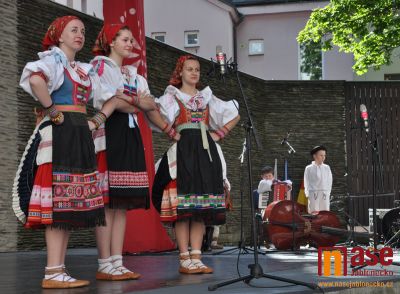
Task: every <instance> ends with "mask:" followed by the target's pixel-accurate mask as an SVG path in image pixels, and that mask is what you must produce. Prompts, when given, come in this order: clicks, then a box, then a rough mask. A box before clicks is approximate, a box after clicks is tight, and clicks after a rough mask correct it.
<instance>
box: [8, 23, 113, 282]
mask: <svg viewBox="0 0 400 294" xmlns="http://www.w3.org/2000/svg"><path fill="white" fill-rule="evenodd" d="M84 42H85V27H84V25H83V23H82V21H81V20H80V19H79V18H77V17H75V16H64V17H60V18H57V19H56V20H55V21H54V22H53V23H52V24H51V25H50V27H49V29H48V30H47V33H46V35H45V37H44V39H43V41H42V45H43V48H44V50H46V51H44V52H40V53H39V58H40V60H38V61H35V62H29V63H28V64H27V65H26V66H25V68H24V70H23V73H22V77H21V81H20V85H21V87H22V88H23V89H24V90H25V91H27V92H28V93H29V94H31V95H32V96H33V98H35V99H36V100H38V101H39V102H40V104H41V105H42V106H43V107H44V108H45V110H46V113H47V115H46V117H45V118H44V119H43V120H42V121H41V123H40V124H39V125H38V126H37V127H36V129H35V130H34V133H33V135H32V137H31V139H30V140H29V143H28V146H27V147H26V149H25V153H24V154H23V158H22V160H21V163H20V165H19V168H18V171H17V176H16V178H15V181H14V189H13V208H14V211H15V212H16V215H17V217H18V218H19V219H20V220H21V221H22V222H24V223H25V227H28V228H38V227H43V226H45V227H46V231H45V236H46V245H47V266H46V268H45V277H44V279H43V281H42V287H43V288H75V287H82V286H86V285H88V284H89V281H84V280H76V279H74V278H72V277H71V276H70V275H69V274H68V273H67V271H66V270H65V265H64V262H65V254H66V250H67V245H68V239H69V235H70V230H72V229H76V228H87V227H95V226H98V225H104V224H105V215H104V204H103V198H102V195H101V191H100V187H99V180H98V174H97V171H96V168H97V166H96V155H95V150H94V144H93V140H92V134H91V132H90V130H89V126H88V122H87V119H86V103H87V101H88V100H89V98H90V97H91V96H92V95H93V93H94V91H95V90H96V89H95V85H96V84H97V83H98V82H97V83H96V76H90V75H89V72H91V70H92V66H91V65H90V64H85V63H79V62H75V54H76V53H77V52H78V51H79V50H81V49H82V47H83V44H84ZM92 72H93V71H92ZM32 186H33V188H32ZM30 191H32V192H31V193H30Z"/></svg>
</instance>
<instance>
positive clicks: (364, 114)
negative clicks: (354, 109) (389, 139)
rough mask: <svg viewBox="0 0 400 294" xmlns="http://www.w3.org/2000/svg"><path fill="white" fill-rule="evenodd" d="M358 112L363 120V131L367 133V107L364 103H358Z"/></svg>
mask: <svg viewBox="0 0 400 294" xmlns="http://www.w3.org/2000/svg"><path fill="white" fill-rule="evenodd" d="M360 114H361V119H362V121H363V122H364V128H365V131H366V132H367V133H368V132H369V126H368V112H367V107H366V106H365V105H364V104H361V105H360Z"/></svg>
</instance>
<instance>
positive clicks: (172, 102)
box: [155, 86, 179, 124]
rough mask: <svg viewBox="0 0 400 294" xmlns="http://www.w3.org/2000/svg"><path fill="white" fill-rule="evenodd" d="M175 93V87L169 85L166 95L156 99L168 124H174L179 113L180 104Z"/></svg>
mask: <svg viewBox="0 0 400 294" xmlns="http://www.w3.org/2000/svg"><path fill="white" fill-rule="evenodd" d="M175 94H176V90H175V87H172V86H168V87H167V89H166V90H165V93H164V95H162V96H161V97H159V98H156V99H155V102H156V103H157V105H158V106H159V109H160V114H161V115H162V116H163V117H164V119H165V120H166V121H167V122H168V124H173V123H174V122H175V118H176V117H177V116H178V115H179V105H178V102H176V99H175Z"/></svg>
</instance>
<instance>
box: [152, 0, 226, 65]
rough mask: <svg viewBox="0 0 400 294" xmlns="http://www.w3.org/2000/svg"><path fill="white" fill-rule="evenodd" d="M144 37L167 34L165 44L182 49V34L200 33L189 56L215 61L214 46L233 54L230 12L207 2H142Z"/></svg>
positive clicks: (196, 0)
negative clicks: (194, 55) (197, 46)
mask: <svg viewBox="0 0 400 294" xmlns="http://www.w3.org/2000/svg"><path fill="white" fill-rule="evenodd" d="M144 16H145V17H144V19H145V30H146V36H147V37H151V33H154V32H166V43H167V44H169V45H171V46H174V47H176V48H179V49H182V50H185V47H184V41H185V40H184V32H185V31H190V30H198V31H199V40H200V47H199V48H197V49H195V50H192V49H190V48H186V49H187V50H189V51H190V52H191V53H194V54H196V55H198V56H201V57H204V58H206V59H209V58H210V57H214V58H215V48H216V46H217V45H221V46H222V47H223V51H224V52H225V53H226V55H227V57H231V56H232V55H233V24H232V20H231V17H230V15H229V13H228V12H227V11H226V10H224V9H222V8H220V7H218V6H216V5H214V4H212V3H210V2H208V1H207V0H168V1H166V0H144Z"/></svg>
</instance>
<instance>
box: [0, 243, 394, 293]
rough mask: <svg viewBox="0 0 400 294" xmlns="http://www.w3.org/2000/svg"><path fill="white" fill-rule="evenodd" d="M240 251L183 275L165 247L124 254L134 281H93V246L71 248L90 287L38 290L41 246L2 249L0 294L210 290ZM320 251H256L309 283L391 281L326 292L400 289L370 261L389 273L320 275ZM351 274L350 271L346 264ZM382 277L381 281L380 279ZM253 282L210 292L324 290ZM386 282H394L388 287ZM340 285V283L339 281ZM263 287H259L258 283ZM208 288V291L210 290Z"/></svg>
mask: <svg viewBox="0 0 400 294" xmlns="http://www.w3.org/2000/svg"><path fill="white" fill-rule="evenodd" d="M237 253H238V251H237V250H233V251H231V252H229V254H228V253H225V254H223V255H211V254H210V253H208V254H205V255H204V257H203V261H204V263H206V264H207V265H209V266H211V267H213V268H214V274H209V275H182V274H179V273H178V253H177V252H168V253H162V254H161V253H160V254H143V255H135V256H125V257H124V259H125V261H124V263H125V265H126V266H127V267H128V268H131V269H133V270H134V271H137V272H139V273H141V274H142V278H141V279H140V280H137V281H123V282H104V281H96V280H95V272H96V270H97V256H96V254H97V251H96V249H94V248H91V249H70V250H68V254H67V260H66V264H67V268H68V271H69V272H70V273H71V275H72V276H73V277H75V278H81V279H87V280H90V282H91V284H90V286H89V287H85V288H78V289H70V290H42V289H41V287H40V282H41V279H42V278H43V272H44V266H45V259H46V254H45V252H44V251H33V252H17V253H1V254H0V269H1V270H0V289H1V290H0V291H1V293H4V294H8V293H10V294H11V293H18V294H22V293H44V294H47V293H48V294H50V293H57V294H59V293H63V294H64V293H65V294H67V293H68V294H81V293H104V294H106V293H107V294H109V293H113V294H118V293H135V294H136V293H168V294H171V293H174V294H179V293H185V294H198V293H199V294H200V293H208V290H207V289H208V286H209V285H211V284H215V283H219V282H222V281H226V280H230V279H234V278H238V272H237V260H238V254H237ZM394 256H395V261H400V257H399V252H395V254H394ZM317 260H318V253H317V252H316V251H315V250H311V249H302V250H301V251H300V252H297V253H295V252H290V251H287V252H272V251H271V252H268V253H267V254H266V255H259V263H260V265H261V266H262V268H263V270H264V272H265V273H266V274H270V275H274V276H278V277H284V278H289V279H294V280H299V281H303V282H308V283H318V282H342V281H344V282H354V283H355V282H371V283H373V282H377V281H378V282H379V281H380V282H381V283H380V284H379V285H381V286H382V284H383V283H386V281H389V282H388V284H385V285H386V286H385V287H371V286H370V287H368V289H367V288H362V289H361V288H360V289H358V290H357V289H355V288H356V287H355V286H353V287H352V288H353V289H351V292H350V291H343V290H344V289H348V288H347V287H346V286H344V287H340V286H337V285H338V284H337V285H336V286H334V285H329V284H325V285H320V286H321V287H322V288H323V291H324V292H325V293H327V292H330V293H332V292H338V293H339V292H340V293H342V291H343V293H363V294H366V293H400V267H397V266H393V265H392V266H389V267H384V268H382V267H380V266H374V267H372V266H369V267H366V268H365V269H367V270H372V269H374V270H383V269H386V270H388V271H393V274H394V275H393V276H383V277H377V276H372V277H361V276H346V277H319V276H318V262H317ZM251 263H253V254H243V255H240V259H239V265H238V269H239V272H240V275H242V276H243V275H248V274H249V270H248V269H247V265H248V264H251ZM349 272H350V273H351V270H350V269H349ZM383 281H385V282H383ZM250 284H251V285H253V286H254V287H251V286H249V285H247V284H245V283H243V282H237V283H235V284H232V285H228V286H225V287H222V288H219V289H217V290H216V291H214V292H213V293H229V294H231V293H241V294H242V293H249V294H251V293H323V292H322V291H319V290H310V289H308V288H307V287H304V286H299V285H291V284H287V283H283V282H279V281H276V280H271V279H266V278H260V279H254V280H252V281H251V282H250ZM390 285H393V286H392V287H390ZM342 286H343V285H342ZM261 287H263V288H261ZM210 293H211V292H210Z"/></svg>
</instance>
